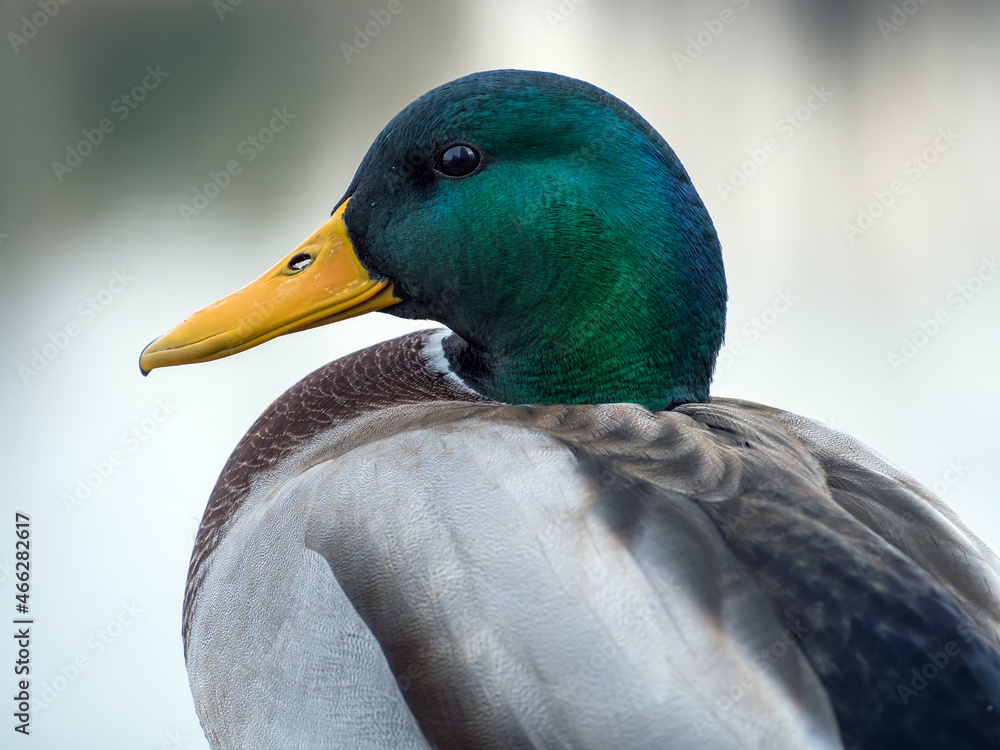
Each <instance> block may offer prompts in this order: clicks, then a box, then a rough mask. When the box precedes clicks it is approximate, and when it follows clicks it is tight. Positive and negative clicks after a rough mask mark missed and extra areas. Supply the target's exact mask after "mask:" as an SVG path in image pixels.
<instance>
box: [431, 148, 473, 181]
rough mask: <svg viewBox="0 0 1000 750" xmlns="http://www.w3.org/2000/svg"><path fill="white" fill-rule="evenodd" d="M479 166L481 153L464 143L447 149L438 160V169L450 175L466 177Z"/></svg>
mask: <svg viewBox="0 0 1000 750" xmlns="http://www.w3.org/2000/svg"><path fill="white" fill-rule="evenodd" d="M478 166H479V154H478V153H476V151H475V150H474V149H472V148H470V147H468V146H466V145H464V144H459V145H458V146H452V147H451V148H449V149H446V150H445V152H444V153H443V154H441V158H440V159H439V160H438V171H440V172H442V173H443V174H446V175H448V176H449V177H465V175H467V174H471V173H472V172H473V171H474V170H475V169H476V167H478Z"/></svg>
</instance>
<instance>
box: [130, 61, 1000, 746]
mask: <svg viewBox="0 0 1000 750" xmlns="http://www.w3.org/2000/svg"><path fill="white" fill-rule="evenodd" d="M726 296H727V292H726V283H725V276H724V271H723V264H722V256H721V250H720V244H719V240H718V237H717V235H716V232H715V229H714V227H713V224H712V221H711V219H710V218H709V215H708V213H707V211H706V209H705V206H704V205H703V203H702V201H701V199H700V198H699V196H698V194H697V192H696V191H695V188H694V186H693V185H692V183H691V179H690V178H689V177H688V174H687V172H686V171H685V169H684V167H683V166H682V165H681V163H680V161H679V160H678V159H677V157H676V156H675V155H674V152H673V151H672V150H671V149H670V147H669V146H668V145H667V143H666V142H665V141H664V140H663V138H662V137H661V136H660V135H659V134H658V133H657V132H656V130H654V129H653V127H652V126H650V125H649V123H647V122H646V121H645V120H644V119H643V118H642V117H640V116H639V115H638V114H637V113H636V112H635V111H633V110H632V109H631V108H630V107H629V106H627V105H626V104H625V103H623V102H622V101H620V100H618V99H616V98H615V97H613V96H611V95H610V94H608V93H606V92H604V91H602V90H600V89H598V88H596V87H594V86H592V85H589V84H587V83H584V82H581V81H577V80H573V79H570V78H565V77H562V76H558V75H553V74H546V73H534V72H524V71H492V72H485V73H477V74H474V75H470V76H467V77H464V78H460V79H458V80H456V81H452V82H451V83H448V84H445V85H443V86H441V87H439V88H436V89H434V90H432V91H431V92H429V93H427V94H425V95H424V96H422V97H420V98H419V99H417V100H416V101H415V102H413V103H412V104H410V105H409V106H407V107H406V108H405V109H404V110H403V111H402V112H400V114H399V115H397V116H396V117H395V118H394V119H393V120H392V121H391V122H390V123H389V124H388V125H387V126H386V128H385V129H384V130H383V131H382V133H381V134H380V135H379V136H378V137H377V138H376V139H375V141H374V143H373V144H372V146H371V148H370V150H369V151H368V153H367V155H366V156H365V157H364V160H363V161H362V163H361V166H360V167H359V169H358V172H357V174H356V176H355V177H354V180H353V181H352V182H351V184H350V186H349V187H348V189H347V192H346V194H345V196H344V197H343V198H342V199H341V200H340V202H339V203H338V204H337V207H336V209H335V210H334V211H333V214H332V217H331V218H330V219H329V220H328V221H327V222H326V223H325V224H323V225H322V226H321V227H320V229H319V230H318V231H317V232H316V233H315V234H314V235H313V236H311V237H310V238H309V239H307V240H306V241H305V242H303V243H302V244H301V245H299V246H298V247H297V248H295V250H293V251H292V252H291V253H290V254H289V255H288V256H286V257H285V258H283V259H282V260H281V261H280V262H279V263H278V264H277V265H276V266H275V267H274V268H272V269H271V270H270V271H268V272H267V273H265V274H264V275H263V276H262V277H260V279H258V280H257V281H255V282H253V283H251V284H250V285H248V286H247V287H244V288H243V289H241V290H239V291H238V292H236V293H234V294H232V295H231V296H229V297H226V298H224V299H223V300H221V301H220V302H217V303H215V304H214V305H211V306H210V307H207V308H206V309H204V310H202V311H200V312H197V313H195V314H194V315H193V316H191V317H190V318H188V319H187V320H185V321H184V322H183V323H181V324H180V325H179V326H177V327H176V328H174V329H173V330H171V331H170V332H169V333H167V334H166V335H164V336H163V337H161V338H159V339H157V340H156V341H154V342H153V343H152V344H150V345H149V346H148V347H146V349H145V350H144V351H143V352H142V355H141V359H140V367H141V369H142V370H143V372H144V373H148V372H149V371H150V370H152V369H153V368H157V367H163V366H167V365H177V364H183V363H191V362H204V361H208V360H213V359H217V358H219V357H225V356H229V355H230V354H234V353H236V352H240V351H243V350H245V349H248V348H250V347H253V346H256V345H258V344H261V343H263V342H265V341H267V340H269V339H271V338H273V337H275V336H278V335H280V334H285V333H290V332H293V331H299V330H302V329H305V328H310V327H313V326H317V325H322V324H325V323H331V322H334V321H338V320H343V319H345V318H349V317H352V316H355V315H360V314H362V313H365V312H369V311H373V310H384V311H385V312H387V313H389V314H391V315H397V316H400V317H402V318H414V319H433V320H436V321H439V322H440V323H442V324H443V325H445V326H447V329H437V330H428V331H423V332H420V333H414V334H411V335H407V336H403V337H401V338H397V339H394V340H391V341H387V342H384V343H380V344H377V345H375V346H372V347H370V348H367V349H364V350H362V351H359V352H357V353H355V354H352V355H350V356H347V357H343V358H341V359H338V360H336V361H334V362H331V363H330V364H328V365H326V366H325V367H323V368H321V369H319V370H317V371H316V372H314V373H312V374H311V375H309V376H308V377H306V378H305V379H303V380H301V381H300V382H299V383H297V384H296V385H294V386H293V387H292V388H291V389H289V390H288V391H287V392H286V393H285V394H284V395H282V396H281V397H280V398H279V399H278V400H277V401H275V402H274V404H272V405H271V407H270V408H268V409H267V411H266V412H264V414H263V415H262V416H261V417H260V418H259V419H258V420H257V421H256V423H254V425H253V426H252V427H251V428H250V430H249V432H247V434H246V435H245V436H244V438H243V439H242V441H241V442H240V443H239V445H238V446H237V447H236V449H235V451H234V452H233V454H232V456H231V457H230V459H229V461H228V463H227V464H226V466H225V468H224V469H223V471H222V474H221V476H220V478H219V480H218V483H217V485H216V486H215V489H214V491H213V492H212V495H211V498H210V499H209V502H208V506H207V508H206V510H205V515H204V518H203V520H202V523H201V527H200V530H199V532H198V535H197V541H196V545H195V548H194V552H193V555H192V559H191V566H190V571H189V576H188V584H187V591H186V595H185V601H184V614H183V638H184V646H185V655H186V662H187V667H188V671H189V676H190V683H191V688H192V692H193V695H194V700H195V703H196V706H197V710H198V714H199V716H200V719H201V722H202V725H203V727H204V729H205V733H206V735H207V737H208V739H209V742H210V744H211V746H212V747H213V748H234V749H235V748H240V749H245V748H292V747H302V748H351V749H352V750H355V749H357V748H363V749H372V750H375V749H379V750H382V749H385V750H388V749H389V748H392V749H393V750H398V749H399V748H422V749H424V750H426V749H427V748H463V749H464V750H471V749H475V748H601V749H604V748H608V747H622V748H630V749H635V748H658V749H659V748H804V747H809V748H869V749H870V748H902V747H906V748H973V747H976V748H980V747H983V748H984V747H996V746H1000V718H998V712H1000V711H998V707H1000V703H998V702H1000V616H998V613H1000V598H998V594H1000V561H998V559H997V557H996V556H995V555H994V554H993V553H992V552H991V551H990V550H989V549H987V548H986V546H985V545H984V544H983V543H982V542H980V541H979V540H978V539H977V538H976V537H975V536H974V535H973V534H972V533H971V532H970V531H969V530H968V529H967V528H966V527H965V526H964V525H963V524H962V523H961V521H959V519H958V518H957V517H956V516H955V514H954V513H952V512H951V511H950V510H949V509H948V508H947V507H946V506H945V505H944V504H943V503H941V502H940V501H939V500H938V499H936V498H935V497H934V496H932V495H931V494H930V493H929V492H928V491H927V490H925V489H924V488H923V487H921V486H919V485H918V484H917V483H916V482H914V481H913V480H912V479H910V478H909V477H908V476H906V475H905V474H904V473H902V472H901V471H899V470H898V469H896V468H894V467H893V466H892V465H891V464H889V463H888V462H887V461H886V460H884V459H883V458H881V457H880V456H879V455H878V454H876V453H875V452H873V451H872V450H870V449H869V448H867V447H865V446H864V445H862V444H860V443H859V442H857V441H856V440H854V439H852V438H850V437H849V436H847V435H844V434H842V433H840V432H837V431H835V430H833V429H831V428H828V427H826V426H823V425H822V424H820V423H817V422H814V421H811V420H809V419H805V418H803V417H800V416H796V415H794V414H790V413H788V412H785V411H781V410H780V409H775V408H770V407H767V406H762V405H759V404H755V403H750V402H745V401H738V400H731V399H713V398H710V396H709V384H710V380H711V376H712V370H713V366H714V362H715V359H716V355H717V353H718V350H719V347H720V345H721V342H722V340H723V333H724V326H725V309H726Z"/></svg>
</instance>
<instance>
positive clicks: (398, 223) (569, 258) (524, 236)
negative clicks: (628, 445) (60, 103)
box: [140, 70, 726, 409]
mask: <svg viewBox="0 0 1000 750" xmlns="http://www.w3.org/2000/svg"><path fill="white" fill-rule="evenodd" d="M725 306H726V282H725V274H724V271H723V266H722V254H721V249H720V246H719V240H718V237H717V235H716V232H715V229H714V227H713V225H712V221H711V219H710V217H709V215H708V212H707V211H706V209H705V206H704V204H703V203H702V201H701V199H700V198H699V196H698V194H697V192H696V191H695V189H694V186H693V185H692V184H691V180H690V178H689V177H688V175H687V172H686V171H685V170H684V167H683V166H682V165H681V163H680V161H679V160H678V159H677V157H676V156H675V155H674V153H673V151H672V150H671V149H670V147H669V146H668V145H667V143H666V142H665V141H664V140H663V138H661V137H660V135H659V134H658V133H657V132H656V131H655V130H654V129H653V128H652V127H651V126H650V125H649V124H648V123H647V122H646V121H645V120H644V119H642V117H640V116H639V115H638V114H637V113H636V112H635V111H634V110H632V109H631V108H630V107H629V106H628V105H626V104H625V103H624V102H622V101H620V100H618V99H616V98H615V97H613V96H611V95H610V94H608V93H606V92H604V91H602V90H601V89H598V88H596V87H595V86H592V85H590V84H587V83H584V82H582V81H578V80H574V79H571V78H566V77H563V76H558V75H554V74H548V73H535V72H525V71H512V70H505V71H490V72H484V73H476V74H473V75H469V76H466V77H464V78H460V79H458V80H455V81H452V82H451V83H447V84H445V85H443V86H440V87H439V88H436V89H434V90H433V91H430V92H429V93H427V94H425V95H424V96H422V97H420V98H419V99H417V100H416V101H415V102H413V103H412V104H410V105H409V106H408V107H406V108H405V109H404V110H403V111H402V112H400V113H399V114H398V115H397V116H396V117H395V118H394V119H393V120H392V121H391V122H390V123H389V124H388V125H387V126H386V128H385V129H384V130H383V131H382V132H381V133H380V134H379V136H378V137H377V138H376V139H375V142H374V143H373V144H372V146H371V148H370V149H369V151H368V153H367V154H366V156H365V157H364V160H363V161H362V162H361V166H360V167H359V168H358V171H357V174H356V175H355V176H354V180H353V181H352V182H351V184H350V186H349V187H348V189H347V193H346V195H345V196H344V197H343V198H342V199H341V201H340V202H339V203H338V205H337V207H336V209H335V210H334V212H333V215H332V217H331V218H330V220H329V221H327V222H326V223H325V224H324V225H323V226H322V227H321V228H320V229H319V231H317V232H316V233H315V234H314V235H313V236H312V237H310V238H309V239H307V240H306V241H305V242H304V243H302V244H301V245H300V246H299V247H297V248H296V249H295V250H293V251H292V252H291V253H290V254H289V255H288V256H286V257H285V258H284V259H282V260H281V262H280V263H278V264H277V265H276V266H275V267H274V268H272V269H271V270H270V271H268V272H267V273H266V274H264V275H263V276H262V277H261V278H259V279H258V280H257V281H255V282H253V283H252V284H250V285H248V286H247V287H244V288H243V289H241V290H239V291H238V292H235V293H234V294H232V295H230V296H229V297H226V298H225V299H223V300H221V301H219V302H217V303H215V304H214V305H211V306H210V307H208V308H206V309H204V310H201V311H200V312H197V313H195V314H194V315H192V316H191V317H190V318H188V319H187V320H185V321H184V322H183V323H181V324H180V325H179V326H177V327H176V328H174V329H173V330H171V331H170V332H169V333H167V334H166V335H164V336H163V337H161V338H159V339H157V340H156V341H154V342H153V343H152V344H150V345H149V346H148V347H146V349H145V350H144V351H143V353H142V355H141V358H140V368H141V369H142V370H143V372H144V373H146V372H149V371H150V370H152V369H153V368H156V367H163V366H167V365H176V364H185V363H190V362H202V361H207V360H212V359H218V358H220V357H225V356H228V355H230V354H234V353H236V352H239V351H243V350H244V349H248V348H250V347H252V346H256V345H257V344H260V343H263V342H264V341H267V340H268V339H271V338H274V337H275V336H278V335H281V334H283V333H290V332H292V331H297V330H302V329H305V328H310V327H313V326H316V325H322V324H325V323H330V322H334V321H337V320H343V319H345V318H348V317H353V316H355V315H360V314H362V313H365V312H369V311H372V310H379V309H381V310H384V311H385V312H387V313H389V314H392V315H397V316H399V317H403V318H416V319H425V318H429V319H433V320H437V321H439V322H441V323H443V324H444V325H446V326H448V327H449V328H450V329H451V330H452V331H454V332H455V334H457V335H456V336H452V337H449V338H447V339H445V354H446V356H447V358H448V360H449V362H450V364H451V366H452V368H453V370H454V371H455V372H456V374H458V375H459V376H460V377H461V378H462V379H463V380H465V381H466V382H467V383H468V384H469V385H470V386H471V387H472V388H474V389H475V390H477V391H479V392H480V393H482V394H483V395H486V396H488V397H491V398H494V399H496V400H498V401H503V402H506V403H614V402H634V403H639V404H642V405H644V406H647V407H649V408H651V409H663V408H669V407H671V406H674V405H677V404H680V403H684V402H689V401H704V400H707V398H708V387H709V382H710V380H711V375H712V369H713V367H714V364H715V358H716V355H717V353H718V350H719V347H720V346H721V343H722V338H723V332H724V327H725Z"/></svg>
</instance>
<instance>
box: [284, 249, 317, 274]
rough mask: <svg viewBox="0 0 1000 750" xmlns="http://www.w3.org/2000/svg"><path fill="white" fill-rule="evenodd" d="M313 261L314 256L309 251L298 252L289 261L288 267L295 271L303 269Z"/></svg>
mask: <svg viewBox="0 0 1000 750" xmlns="http://www.w3.org/2000/svg"><path fill="white" fill-rule="evenodd" d="M312 262H313V259H312V256H311V255H309V254H308V253H297V254H295V255H294V256H292V259H291V260H289V261H288V267H289V268H290V269H292V270H293V271H301V270H302V269H303V268H305V267H306V266H308V265H309V264H310V263H312Z"/></svg>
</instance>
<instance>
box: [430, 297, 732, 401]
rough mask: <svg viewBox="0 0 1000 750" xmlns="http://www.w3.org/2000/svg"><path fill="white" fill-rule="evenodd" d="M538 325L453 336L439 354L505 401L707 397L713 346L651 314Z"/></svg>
mask: <svg viewBox="0 0 1000 750" xmlns="http://www.w3.org/2000/svg"><path fill="white" fill-rule="evenodd" d="M653 309H657V308H656V307H654V308H653ZM659 309H662V308H659ZM630 312H635V313H640V312H642V311H638V310H636V311H630ZM545 323H546V324H545V325H536V326H530V327H528V328H527V329H526V328H525V327H524V326H523V325H522V326H519V327H518V330H517V331H516V332H515V333H513V334H511V333H508V332H506V331H501V330H497V331H495V332H494V334H495V335H494V336H492V337H491V338H490V340H489V341H488V342H484V341H482V340H479V341H473V340H472V339H471V338H468V337H464V336H462V335H461V334H459V333H456V334H454V335H452V336H449V337H447V338H445V339H444V341H443V342H442V346H443V349H444V354H445V357H446V358H447V360H448V362H449V364H450V366H451V368H452V370H453V371H454V373H455V374H456V375H458V376H459V377H460V378H461V379H462V380H463V381H464V382H465V383H466V384H468V386H469V387H470V388H472V389H473V390H475V391H477V392H478V393H481V394H483V395H484V396H487V397H489V398H492V399H495V400H497V401H502V402H504V403H509V404H554V403H558V404H599V403H637V404H641V405H643V406H645V407H647V408H649V409H653V410H661V409H670V408H672V407H674V406H677V405H679V404H682V403H688V402H692V401H707V400H708V386H709V382H710V379H711V371H712V366H713V365H714V361H715V354H714V351H713V352H705V351H699V350H698V349H697V347H695V349H694V350H692V342H691V340H690V339H688V340H685V338H684V336H685V332H684V331H680V330H677V329H676V328H673V329H672V328H671V327H670V326H668V325H666V324H664V323H663V322H662V321H658V320H656V316H654V315H641V314H637V315H633V316H630V320H629V322H628V324H625V323H624V322H623V321H622V319H621V316H617V317H614V318H611V317H609V318H599V317H594V318H592V319H591V320H590V321H578V320H576V321H551V320H548V321H545Z"/></svg>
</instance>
